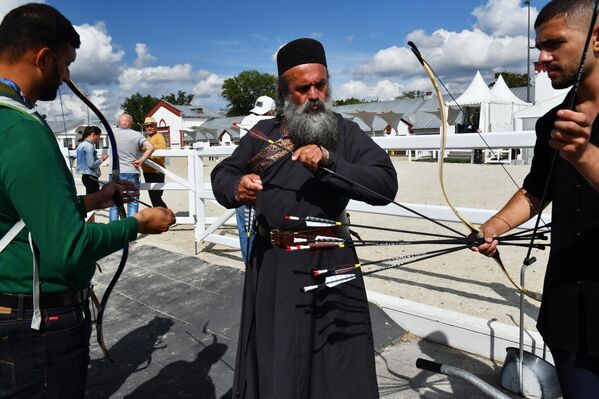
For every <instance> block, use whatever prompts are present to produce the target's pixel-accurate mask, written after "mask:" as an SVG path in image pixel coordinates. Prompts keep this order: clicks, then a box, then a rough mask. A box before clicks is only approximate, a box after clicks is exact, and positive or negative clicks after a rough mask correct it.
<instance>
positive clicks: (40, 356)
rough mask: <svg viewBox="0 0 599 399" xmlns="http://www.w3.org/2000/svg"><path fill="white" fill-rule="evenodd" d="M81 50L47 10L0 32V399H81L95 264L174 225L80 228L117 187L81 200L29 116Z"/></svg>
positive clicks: (157, 212) (66, 25)
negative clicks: (138, 239)
mask: <svg viewBox="0 0 599 399" xmlns="http://www.w3.org/2000/svg"><path fill="white" fill-rule="evenodd" d="M79 45H80V40H79V35H78V34H77V32H76V31H75V29H74V28H73V26H72V25H71V23H70V22H69V21H68V20H67V19H66V18H65V17H64V16H63V15H62V14H60V13H59V12H58V11H57V10H56V9H54V8H52V7H50V6H48V5H45V4H27V5H25V6H22V7H19V8H16V9H14V10H13V11H11V12H10V13H8V14H7V15H6V17H5V18H4V20H3V21H2V23H1V24H0V142H2V146H0V398H2V397H6V396H10V397H23V398H25V397H26V398H33V397H52V398H54V397H60V398H71V397H83V396H84V393H85V383H86V374H87V366H88V363H89V337H90V332H91V322H90V311H89V301H88V298H89V291H90V289H89V286H90V280H91V278H92V276H93V274H94V270H95V262H96V260H98V259H100V258H102V257H104V256H106V255H108V254H110V253H112V252H115V251H117V250H119V249H121V248H123V247H124V246H125V245H126V244H127V243H128V242H130V241H133V240H134V239H135V238H136V236H137V233H160V232H164V231H166V230H168V227H169V226H170V225H171V224H173V223H174V221H175V218H174V214H173V213H172V211H170V210H168V209H163V208H151V209H144V210H142V211H141V212H139V213H137V214H135V215H134V217H128V218H125V219H123V220H120V221H116V222H113V223H109V224H95V223H85V222H84V216H85V214H86V212H88V211H90V210H94V209H100V208H106V207H109V206H111V205H112V204H113V203H114V199H113V198H114V197H115V195H119V194H120V193H121V192H122V191H123V186H120V185H116V184H109V185H107V186H105V187H104V188H103V189H102V190H100V191H99V192H97V193H94V194H90V195H87V196H81V197H78V196H77V193H76V189H75V183H74V180H73V177H72V174H71V172H70V170H69V168H68V167H67V166H66V163H65V162H64V159H63V158H62V155H61V153H60V149H59V147H58V144H57V141H56V138H55V136H54V134H53V133H52V131H51V130H50V128H49V127H48V125H47V124H46V123H45V121H44V120H43V119H42V118H41V117H40V116H39V114H37V113H36V112H35V109H34V106H35V103H36V102H37V101H38V100H42V101H50V100H53V99H54V98H55V97H56V91H57V89H58V86H59V85H60V84H61V83H62V82H63V81H66V80H68V79H69V65H70V64H71V63H72V62H73V61H74V60H75V50H76V49H77V48H78V47H79ZM23 225H24V227H23ZM15 226H16V227H15Z"/></svg>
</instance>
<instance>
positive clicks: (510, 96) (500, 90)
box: [491, 75, 529, 105]
mask: <svg viewBox="0 0 599 399" xmlns="http://www.w3.org/2000/svg"><path fill="white" fill-rule="evenodd" d="M491 93H493V94H495V95H496V96H497V97H499V98H502V99H504V100H506V101H508V102H510V103H513V104H520V105H529V103H527V102H526V101H522V100H520V99H519V98H518V97H516V95H515V94H514V93H513V92H512V91H511V90H510V88H509V87H507V84H506V83H505V80H503V76H501V75H499V77H498V78H497V81H496V82H495V85H494V86H493V89H491Z"/></svg>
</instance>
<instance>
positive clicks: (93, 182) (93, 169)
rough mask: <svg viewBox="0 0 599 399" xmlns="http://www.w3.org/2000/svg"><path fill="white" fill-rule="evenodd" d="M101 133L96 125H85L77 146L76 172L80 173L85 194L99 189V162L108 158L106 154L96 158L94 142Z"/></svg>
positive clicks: (98, 139) (98, 138)
mask: <svg viewBox="0 0 599 399" xmlns="http://www.w3.org/2000/svg"><path fill="white" fill-rule="evenodd" d="M101 135H102V131H101V130H100V128H98V127H97V126H87V127H86V128H85V130H83V135H82V136H81V140H82V141H81V143H80V144H79V145H78V146H77V173H81V182H82V183H83V185H84V186H85V193H86V194H92V193H95V192H97V191H99V190H100V183H99V182H98V178H99V177H100V164H102V162H103V161H104V160H105V159H106V158H108V155H101V156H100V158H98V153H97V151H96V146H95V143H97V142H98V141H100V136H101Z"/></svg>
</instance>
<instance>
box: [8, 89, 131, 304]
mask: <svg viewBox="0 0 599 399" xmlns="http://www.w3.org/2000/svg"><path fill="white" fill-rule="evenodd" d="M5 88H6V86H5V87H4V89H5ZM0 92H1V90H0ZM11 97H12V96H11ZM14 98H15V97H13V99H14ZM17 98H18V97H17ZM0 101H2V97H1V96H0ZM0 143H1V145H0V237H3V236H4V235H5V234H6V233H7V232H8V230H9V229H10V228H12V226H13V225H14V224H15V223H17V222H18V221H19V220H20V219H23V221H24V222H25V226H26V227H25V229H23V230H22V231H21V232H20V233H19V234H18V235H17V237H16V238H15V239H14V240H13V241H12V242H11V243H10V244H9V245H8V246H7V247H6V249H5V250H4V251H3V252H1V253H0V293H2V292H3V293H29V294H30V293H31V292H32V254H31V249H30V247H29V242H28V233H29V232H31V235H32V238H33V243H34V245H35V248H36V251H38V255H39V270H40V280H41V292H42V293H53V292H63V291H70V290H74V289H80V288H84V287H87V286H88V285H89V282H90V280H91V278H92V276H93V274H94V270H95V262H96V260H98V259H100V258H102V257H104V256H106V255H108V254H110V253H112V252H115V251H117V250H118V249H120V248H122V247H123V246H124V245H125V244H126V243H128V242H129V241H133V240H134V239H135V237H136V235H137V231H138V222H137V219H135V218H127V219H125V220H122V221H119V222H113V223H109V224H96V223H85V222H84V220H83V216H82V214H84V212H83V210H82V209H81V207H82V205H81V204H80V201H79V198H78V197H77V193H76V189H75V182H74V180H73V176H72V174H71V171H70V170H69V168H68V167H67V166H66V163H65V161H64V158H63V157H62V155H61V153H60V149H59V147H58V144H57V142H56V138H55V137H54V134H53V133H52V132H51V131H50V130H49V128H47V127H46V126H44V125H43V124H41V123H39V122H38V121H36V120H35V119H34V117H32V116H28V115H25V114H23V113H22V112H19V111H16V110H13V109H10V108H5V107H2V106H0Z"/></svg>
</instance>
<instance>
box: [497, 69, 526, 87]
mask: <svg viewBox="0 0 599 399" xmlns="http://www.w3.org/2000/svg"><path fill="white" fill-rule="evenodd" d="M499 75H502V76H503V80H505V84H506V85H507V87H523V86H524V87H525V86H526V85H527V82H528V78H527V74H525V73H516V72H509V71H504V72H495V80H497V78H498V77H499Z"/></svg>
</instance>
